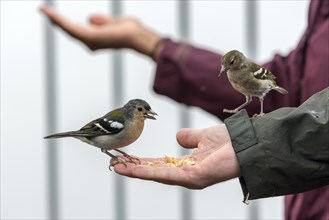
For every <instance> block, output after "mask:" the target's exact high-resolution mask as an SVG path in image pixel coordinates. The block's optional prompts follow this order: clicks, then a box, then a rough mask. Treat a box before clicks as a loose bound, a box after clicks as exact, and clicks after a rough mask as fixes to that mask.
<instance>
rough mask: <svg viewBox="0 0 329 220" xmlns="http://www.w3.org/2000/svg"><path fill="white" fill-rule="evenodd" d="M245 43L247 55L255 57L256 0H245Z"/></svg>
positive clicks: (256, 47)
mask: <svg viewBox="0 0 329 220" xmlns="http://www.w3.org/2000/svg"><path fill="white" fill-rule="evenodd" d="M245 10H246V13H245V14H246V18H245V21H246V24H245V25H246V27H247V28H246V36H247V37H246V45H247V53H248V57H250V58H252V59H255V58H256V55H257V49H258V45H257V42H258V40H257V1H246V5H245Z"/></svg>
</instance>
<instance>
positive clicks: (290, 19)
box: [0, 0, 309, 219]
mask: <svg viewBox="0 0 329 220" xmlns="http://www.w3.org/2000/svg"><path fill="white" fill-rule="evenodd" d="M0 2H1V12H0V14H1V25H0V27H1V31H0V32H1V38H0V40H1V45H0V48H1V62H0V66H1V219H46V218H47V216H48V210H47V202H48V198H47V180H46V177H47V175H46V165H47V162H46V150H45V146H46V140H44V139H43V138H42V137H43V136H45V135H47V134H46V133H45V128H46V124H45V114H46V113H45V109H46V108H45V95H44V94H45V91H46V88H45V85H44V81H45V72H44V70H45V58H44V57H45V53H44V42H45V39H44V29H43V28H44V23H45V18H44V17H43V16H42V15H41V14H40V13H39V12H38V7H39V6H40V5H41V4H42V2H41V1H32V0H29V1H10V0H1V1H0ZM258 3H259V7H258V9H259V10H258V18H259V20H258V30H259V36H258V39H259V50H258V61H260V62H263V61H266V60H269V59H270V58H271V57H272V56H273V54H274V53H276V52H279V53H281V54H287V53H288V52H289V50H290V49H291V48H294V46H295V45H296V44H297V41H298V39H299V38H300V36H301V34H302V32H303V30H304V28H305V26H306V17H307V8H308V5H309V2H308V1H302V0H301V1H259V2H258ZM109 5H110V4H109V2H108V1H58V2H56V7H57V8H58V10H59V11H60V12H61V13H62V14H64V15H65V16H67V17H69V18H70V19H73V20H75V21H77V22H81V23H86V22H87V18H88V15H90V14H92V13H95V12H102V13H108V11H109V7H110V6H109ZM244 6H245V2H243V1H201V0H199V1H191V36H190V38H191V42H192V43H194V44H196V45H199V46H203V47H206V48H209V49H211V50H215V51H218V52H225V51H228V50H230V49H233V48H235V49H239V50H242V51H244V50H246V45H245V32H246V31H245V28H246V27H245V26H244V17H245V10H244ZM176 12H177V2H176V1H146V0H145V1H142V0H140V1H132V0H131V1H124V2H123V13H124V14H125V15H129V16H134V17H137V18H138V19H140V20H141V21H143V22H144V24H146V25H147V26H149V27H151V28H153V29H155V30H157V31H158V32H159V33H163V34H164V35H166V36H170V37H172V38H174V39H178V30H177V25H178V23H177V19H178V15H177V13H176ZM55 38H56V46H57V47H56V48H57V55H56V59H57V63H56V67H57V73H58V75H57V76H58V88H57V92H58V93H57V96H58V107H57V108H58V109H57V110H58V128H57V129H58V131H65V130H73V129H78V128H80V127H81V126H82V125H84V123H86V122H88V121H90V120H92V119H94V118H97V117H99V116H101V115H103V114H105V113H106V112H108V111H109V110H110V109H112V108H114V107H117V106H113V105H112V104H111V101H112V100H113V95H114V94H111V92H112V90H111V88H110V85H111V79H112V77H113V74H115V73H113V72H112V69H111V52H110V51H98V52H90V51H89V50H88V49H87V48H86V47H84V46H83V45H82V44H81V43H79V42H77V41H75V40H72V39H71V38H70V37H68V36H67V35H66V34H64V33H63V32H62V31H60V30H59V29H57V28H56V36H55ZM124 62H125V63H124V79H125V82H126V85H125V91H124V100H129V99H132V98H137V97H138V98H143V99H145V100H147V101H148V102H149V103H150V104H151V106H152V108H153V110H155V111H156V112H157V113H158V114H159V117H158V120H157V121H147V122H146V126H145V130H144V133H143V135H142V136H141V138H140V139H139V140H138V141H136V142H135V143H133V144H132V145H131V146H130V147H127V148H126V150H125V151H127V152H128V153H131V154H134V155H139V156H155V157H161V156H164V155H173V156H177V155H178V152H179V151H178V147H177V143H176V141H175V134H176V131H177V130H178V128H179V106H178V104H177V103H175V102H173V101H172V100H170V99H168V98H166V97H163V96H159V95H157V94H155V93H154V92H153V91H152V82H153V77H154V75H153V73H154V69H155V65H154V63H153V62H152V61H151V60H150V59H149V58H147V57H143V56H141V55H139V54H137V53H136V52H133V51H130V50H124ZM191 115H192V117H191V118H192V127H208V126H211V125H214V124H216V123H219V121H218V119H216V118H215V117H214V116H211V115H209V114H207V113H205V112H203V111H202V110H200V109H197V108H192V109H191ZM58 150H59V167H58V168H59V199H60V206H59V210H60V213H59V216H60V218H61V219H112V218H114V217H115V214H114V213H115V210H114V207H115V206H114V203H115V201H116V198H115V197H114V192H113V190H115V187H114V176H116V174H115V173H114V172H109V170H108V162H109V158H108V156H106V155H105V154H102V153H101V152H100V150H99V149H96V148H93V147H90V146H88V145H86V144H84V143H82V142H79V141H77V140H74V139H62V140H58ZM124 180H125V181H126V186H127V195H126V205H127V211H128V213H127V217H128V218H129V219H179V218H180V216H181V213H180V209H181V205H180V192H181V191H180V187H173V186H166V185H162V184H158V183H153V182H146V181H141V180H136V179H128V178H124ZM191 192H192V199H193V201H192V207H193V213H192V216H193V217H194V218H195V219H247V216H248V209H249V207H251V206H252V205H253V204H258V205H259V207H260V210H259V212H260V217H261V218H262V219H280V218H282V217H283V204H282V202H283V200H282V197H279V198H269V199H262V200H259V201H255V202H252V203H251V205H250V206H246V205H244V204H243V203H242V202H241V200H242V193H241V189H240V185H239V183H238V180H237V179H235V180H231V181H227V182H224V183H221V184H217V185H215V186H212V187H209V188H207V189H204V190H201V191H191Z"/></svg>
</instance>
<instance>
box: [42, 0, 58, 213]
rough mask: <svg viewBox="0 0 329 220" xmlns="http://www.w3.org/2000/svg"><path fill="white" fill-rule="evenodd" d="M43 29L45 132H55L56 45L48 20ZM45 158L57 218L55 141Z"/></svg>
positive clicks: (50, 202)
mask: <svg viewBox="0 0 329 220" xmlns="http://www.w3.org/2000/svg"><path fill="white" fill-rule="evenodd" d="M45 4H46V5H49V6H52V7H54V2H53V1H51V0H46V1H45ZM44 30H45V33H44V34H45V41H44V42H45V45H44V48H45V72H46V78H45V90H46V100H45V104H46V105H45V106H46V120H45V121H46V130H47V134H52V133H55V131H56V127H57V108H56V106H57V96H56V88H57V84H56V65H55V64H56V45H55V36H54V30H53V28H52V27H51V24H50V22H48V21H47V23H46V24H45V26H44ZM46 144H47V147H46V158H47V181H48V182H47V184H48V186H47V187H48V218H49V219H58V218H59V205H58V204H59V202H58V201H59V198H58V197H59V190H58V177H59V173H58V148H57V142H56V141H54V140H48V141H47V142H46Z"/></svg>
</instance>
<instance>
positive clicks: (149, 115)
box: [144, 110, 158, 120]
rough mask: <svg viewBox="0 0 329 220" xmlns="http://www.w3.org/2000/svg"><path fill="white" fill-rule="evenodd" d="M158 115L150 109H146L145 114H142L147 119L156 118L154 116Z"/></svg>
mask: <svg viewBox="0 0 329 220" xmlns="http://www.w3.org/2000/svg"><path fill="white" fill-rule="evenodd" d="M156 115H158V114H157V113H155V112H154V111H152V110H149V111H147V112H146V113H145V114H144V117H145V118H149V119H153V120H156V118H155V117H154V116H156Z"/></svg>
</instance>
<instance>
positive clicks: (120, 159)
mask: <svg viewBox="0 0 329 220" xmlns="http://www.w3.org/2000/svg"><path fill="white" fill-rule="evenodd" d="M101 151H102V152H103V153H105V154H107V155H109V156H110V157H111V158H113V159H114V162H113V163H111V164H110V166H109V170H111V166H112V167H114V166H115V165H117V164H123V165H125V166H126V167H127V164H126V162H127V161H125V160H123V159H122V158H120V157H117V156H114V155H113V154H111V153H110V152H108V151H107V150H106V149H103V148H102V149H101ZM111 171H112V170H111Z"/></svg>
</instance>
